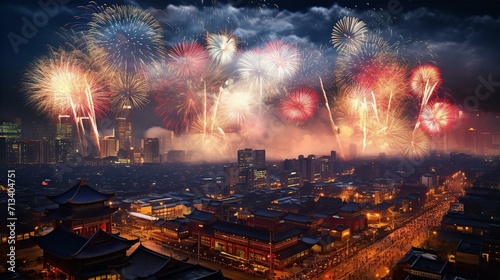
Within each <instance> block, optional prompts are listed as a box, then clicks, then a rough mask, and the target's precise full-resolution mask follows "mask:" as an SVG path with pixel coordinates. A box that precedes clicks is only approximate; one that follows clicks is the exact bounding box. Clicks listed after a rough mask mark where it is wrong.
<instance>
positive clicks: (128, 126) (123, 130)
mask: <svg viewBox="0 0 500 280" xmlns="http://www.w3.org/2000/svg"><path fill="white" fill-rule="evenodd" d="M115 139H116V140H118V148H119V149H123V150H125V151H128V150H129V149H130V147H131V146H132V122H131V121H130V119H129V118H128V117H116V118H115Z"/></svg>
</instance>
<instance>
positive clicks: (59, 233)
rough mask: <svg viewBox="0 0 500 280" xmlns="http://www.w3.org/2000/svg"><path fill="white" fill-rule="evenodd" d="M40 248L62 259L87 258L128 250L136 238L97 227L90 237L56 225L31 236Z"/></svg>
mask: <svg viewBox="0 0 500 280" xmlns="http://www.w3.org/2000/svg"><path fill="white" fill-rule="evenodd" d="M32 239H33V241H34V242H35V244H37V245H38V246H39V247H40V248H41V249H42V250H44V251H46V252H48V253H50V254H52V255H55V256H57V257H59V258H62V259H87V258H94V257H98V256H102V255H107V254H111V253H114V252H118V251H122V250H128V249H129V248H130V247H131V246H132V245H133V244H135V243H137V242H138V239H135V240H128V239H125V238H122V237H119V236H116V235H114V234H110V233H108V232H106V231H104V230H102V229H99V230H98V231H97V232H96V233H94V235H92V236H91V237H90V238H87V237H84V236H81V235H79V234H76V233H74V232H72V231H71V230H69V229H67V228H65V227H64V226H58V227H56V228H55V229H54V230H52V231H51V232H49V233H48V234H46V235H43V236H35V237H32Z"/></svg>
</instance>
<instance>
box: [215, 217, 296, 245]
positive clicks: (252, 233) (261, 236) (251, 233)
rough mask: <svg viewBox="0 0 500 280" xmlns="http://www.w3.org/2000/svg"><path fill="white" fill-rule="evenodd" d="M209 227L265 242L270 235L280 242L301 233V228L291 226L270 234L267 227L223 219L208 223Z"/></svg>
mask: <svg viewBox="0 0 500 280" xmlns="http://www.w3.org/2000/svg"><path fill="white" fill-rule="evenodd" d="M209 228H212V229H214V230H218V231H221V232H225V233H231V234H236V235H239V236H245V237H247V238H253V239H257V240H262V241H267V242H269V239H270V237H271V236H272V239H273V241H274V242H280V241H283V240H285V239H288V238H290V237H294V236H299V235H300V234H301V233H302V230H300V229H298V228H291V229H288V230H283V231H277V232H272V233H271V236H270V232H269V230H268V229H265V228H256V227H250V226H245V225H239V224H234V223H230V222H225V221H217V222H215V223H214V224H212V225H210V226H209Z"/></svg>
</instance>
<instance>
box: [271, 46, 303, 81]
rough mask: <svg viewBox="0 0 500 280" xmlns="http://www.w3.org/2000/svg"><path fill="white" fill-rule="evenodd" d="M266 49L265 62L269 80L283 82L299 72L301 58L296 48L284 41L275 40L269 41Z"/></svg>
mask: <svg viewBox="0 0 500 280" xmlns="http://www.w3.org/2000/svg"><path fill="white" fill-rule="evenodd" d="M264 50H265V51H264V61H263V63H264V67H265V69H266V71H267V75H268V79H269V80H276V82H282V81H285V80H286V79H289V78H291V77H293V76H294V75H295V73H297V70H298V69H299V66H300V61H301V59H300V53H299V51H298V50H297V49H296V48H294V47H293V46H291V45H289V44H286V43H284V42H282V41H273V42H270V43H267V44H266V46H265V48H264Z"/></svg>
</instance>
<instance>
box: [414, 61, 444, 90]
mask: <svg viewBox="0 0 500 280" xmlns="http://www.w3.org/2000/svg"><path fill="white" fill-rule="evenodd" d="M410 81H411V83H410V84H411V88H412V89H413V91H414V92H415V93H416V94H418V95H423V94H424V93H425V92H426V88H430V87H433V88H436V87H439V84H440V83H441V74H440V72H439V69H438V68H437V67H436V66H434V65H430V64H425V65H422V66H419V67H416V68H415V69H414V70H413V71H412V73H411V77H410Z"/></svg>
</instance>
